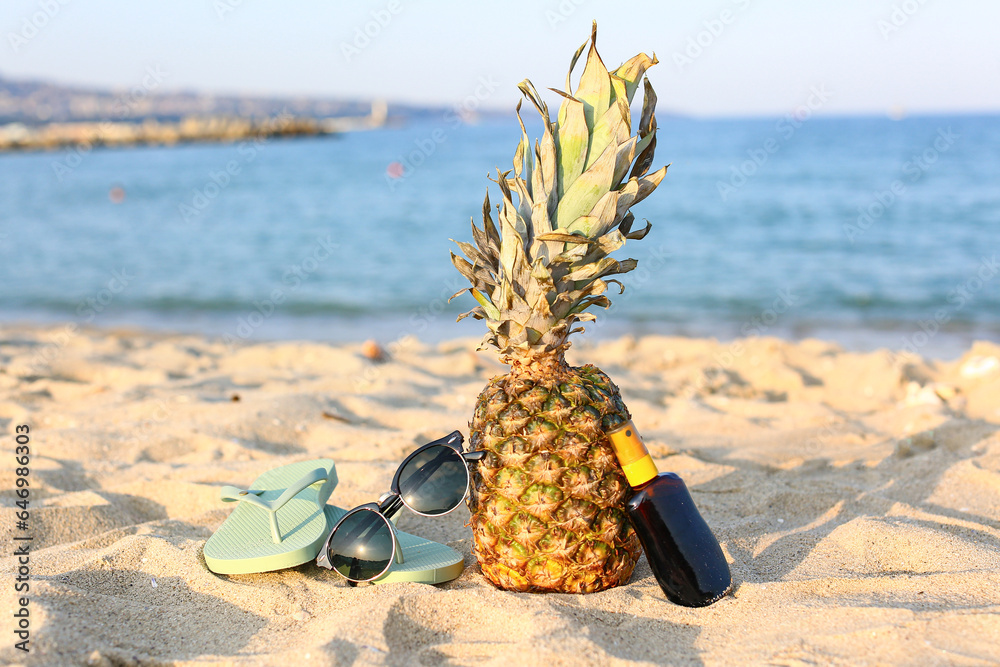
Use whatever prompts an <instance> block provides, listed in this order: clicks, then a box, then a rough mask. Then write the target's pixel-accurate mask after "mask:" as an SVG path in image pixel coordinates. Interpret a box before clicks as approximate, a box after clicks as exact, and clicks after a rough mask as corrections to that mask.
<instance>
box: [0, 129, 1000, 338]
mask: <svg viewBox="0 0 1000 667" xmlns="http://www.w3.org/2000/svg"><path fill="white" fill-rule="evenodd" d="M517 137H518V130H517V124H516V121H515V120H514V119H513V117H512V118H510V119H508V120H505V121H502V122H500V121H490V122H488V123H483V124H479V125H458V124H456V123H453V122H452V119H451V118H446V117H442V118H441V119H438V120H435V119H428V120H426V121H421V122H419V123H413V124H409V125H407V126H404V127H400V128H388V129H383V130H377V131H371V132H364V133H355V134H347V135H343V136H339V137H335V138H311V139H296V140H277V139H273V140H268V141H263V142H243V143H239V144H226V145H191V146H180V147H174V148H134V149H121V150H100V149H95V150H93V151H89V152H80V151H58V152H50V153H31V154H5V155H0V321H3V322H23V321H27V322H47V323H48V322H74V323H77V324H80V325H93V326H122V325H136V326H142V327H151V328H156V329H167V330H180V331H195V332H200V333H206V334H209V335H213V336H229V337H232V338H234V339H252V340H267V339H280V338H310V339H321V340H359V339H364V338H368V337H376V338H380V339H382V340H386V341H388V340H392V339H395V338H397V337H400V336H403V335H407V334H414V335H417V336H420V337H422V338H425V339H430V340H436V339H442V338H449V337H455V336H477V335H479V334H480V332H481V323H477V322H475V321H472V320H471V319H470V320H466V321H463V322H461V323H458V324H456V323H455V322H454V320H455V316H456V315H457V314H458V313H460V312H462V311H463V310H465V309H468V308H471V306H472V305H473V304H472V303H471V299H470V298H468V297H463V298H461V299H457V300H456V301H455V302H452V303H451V304H447V303H446V300H447V297H448V296H450V295H451V294H452V293H453V292H455V291H457V290H458V289H460V288H461V287H462V286H463V283H462V279H461V276H460V275H459V274H458V273H457V272H456V271H455V270H454V268H453V267H452V266H451V263H450V261H449V257H448V253H449V250H450V249H452V248H453V246H452V244H451V243H450V241H449V238H454V239H460V240H471V239H470V232H469V219H470V216H478V215H479V211H480V209H481V206H482V200H483V196H484V194H485V192H486V187H487V185H490V186H491V195H492V196H493V198H494V201H496V199H497V198H498V196H499V195H498V191H497V188H496V186H495V185H492V184H490V183H489V182H488V181H487V179H486V176H487V173H488V172H490V171H491V170H495V168H496V167H500V168H502V169H508V168H509V167H510V161H511V157H512V155H513V150H514V148H515V146H516V142H517ZM666 163H671V167H670V169H669V171H668V174H667V177H666V179H665V180H664V182H663V184H662V185H661V186H660V187H659V188H658V189H657V191H656V192H655V193H654V194H653V195H652V196H651V197H650V198H648V199H647V200H646V201H644V202H643V203H641V204H640V205H639V206H637V207H635V209H633V210H634V213H635V214H636V217H637V218H638V219H639V220H642V219H648V220H649V221H650V222H652V224H653V228H652V231H651V232H650V234H649V235H648V236H647V237H646V238H645V239H644V240H642V241H632V242H629V243H628V245H627V246H626V247H625V248H623V249H622V250H620V251H619V254H620V255H621V257H634V258H636V259H638V260H639V267H640V268H639V269H638V270H637V271H634V272H633V273H631V274H628V275H626V276H624V280H623V282H624V283H625V284H626V288H627V290H626V292H625V294H624V295H622V296H618V297H617V298H615V297H614V296H613V295H612V298H613V301H614V302H615V303H614V306H613V307H612V308H611V309H609V310H608V311H598V312H597V314H598V318H599V321H598V323H596V325H595V324H592V325H590V326H589V327H588V328H589V332H588V334H586V335H587V336H589V337H601V336H608V335H618V334H621V333H624V332H636V333H645V332H662V333H672V334H676V333H681V334H690V335H710V336H716V337H719V338H722V339H728V338H732V337H735V336H740V335H751V336H752V335H778V336H782V337H786V338H791V339H799V338H803V337H809V336H820V337H824V338H832V339H834V340H838V341H840V342H841V343H842V344H844V345H845V346H846V347H849V348H855V349H869V348H873V347H876V346H882V345H886V346H889V347H892V348H905V347H907V346H913V347H915V348H917V349H920V351H922V352H926V353H932V354H941V355H953V354H957V353H959V352H960V351H961V349H962V347H963V346H965V345H967V344H968V343H969V342H970V341H971V340H973V339H976V338H986V339H993V340H996V339H998V338H1000V275H997V274H998V273H1000V268H998V267H997V265H996V257H997V255H998V254H1000V116H986V117H982V116H955V117H923V118H910V119H904V120H901V121H892V120H888V119H883V118H834V119H823V118H813V119H801V120H798V119H795V118H792V117H784V118H775V119H753V120H694V119H685V118H669V117H666V118H663V119H662V120H661V121H660V130H659V135H658V144H657V159H656V166H659V165H661V164H666ZM122 197H124V198H123V199H122Z"/></svg>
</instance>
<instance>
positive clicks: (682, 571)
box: [607, 421, 733, 607]
mask: <svg viewBox="0 0 1000 667" xmlns="http://www.w3.org/2000/svg"><path fill="white" fill-rule="evenodd" d="M607 435H608V438H609V440H610V441H611V446H612V447H613V448H614V450H615V454H616V455H617V456H618V460H619V462H620V463H621V465H622V469H623V470H624V471H625V477H626V478H628V482H629V485H630V486H631V487H632V488H633V489H634V490H635V492H636V493H635V495H634V496H632V498H631V499H629V500H628V502H626V504H625V509H626V511H627V512H628V515H629V518H630V519H631V520H632V527H633V528H635V532H636V534H637V535H638V536H639V541H640V542H641V543H642V548H643V550H644V551H645V552H646V560H648V561H649V566H650V568H652V570H653V576H654V577H656V581H657V582H658V583H659V584H660V588H662V589H663V592H664V593H665V594H666V596H667V599H668V600H670V601H671V602H674V603H676V604H680V605H684V606H685V607H704V606H706V605H710V604H712V603H713V602H715V601H717V600H719V599H720V598H722V597H723V596H725V594H726V593H728V592H729V589H730V588H731V587H732V582H733V580H732V576H731V575H730V572H729V563H728V562H726V556H725V555H724V554H723V553H722V547H720V546H719V541H718V540H717V539H715V535H713V534H712V530H711V529H710V528H709V527H708V524H706V523H705V520H704V519H703V518H702V517H701V514H699V513H698V508H697V507H695V505H694V500H693V499H692V498H691V494H690V493H689V492H688V489H687V486H686V485H685V484H684V480H682V479H681V478H680V477H679V476H677V475H676V474H674V473H672V472H665V473H658V471H657V469H656V464H654V463H653V459H652V457H651V456H650V455H649V451H647V449H646V445H645V444H643V442H642V439H641V438H640V437H639V433H638V431H636V429H635V425H634V424H633V423H632V422H631V421H628V422H625V423H624V424H622V425H621V426H620V427H618V428H617V429H615V430H614V431H611V432H610V433H608V434H607Z"/></svg>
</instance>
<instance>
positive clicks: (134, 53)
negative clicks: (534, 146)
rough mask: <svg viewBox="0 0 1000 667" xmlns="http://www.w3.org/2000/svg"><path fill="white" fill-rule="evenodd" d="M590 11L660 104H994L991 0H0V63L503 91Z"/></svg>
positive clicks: (87, 76)
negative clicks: (645, 59)
mask: <svg viewBox="0 0 1000 667" xmlns="http://www.w3.org/2000/svg"><path fill="white" fill-rule="evenodd" d="M593 19H597V21H598V23H599V28H600V29H599V38H598V47H599V50H600V52H601V55H602V57H603V59H604V61H605V64H606V65H608V66H609V67H613V66H616V65H617V64H619V63H620V62H622V61H624V60H626V59H628V58H629V57H631V56H633V55H635V54H636V53H638V52H640V51H644V52H646V53H654V52H655V54H656V56H657V57H658V58H659V60H660V64H659V65H657V66H656V67H655V68H653V69H652V70H651V71H650V73H649V77H650V79H651V81H652V83H653V85H654V87H655V89H656V90H657V93H658V95H659V100H660V101H659V108H660V109H662V112H661V113H663V112H676V113H682V114H690V115H696V116H747V115H750V116H757V115H780V114H782V113H787V112H790V111H793V110H795V109H796V108H798V107H800V106H801V105H803V104H809V105H811V106H812V107H813V109H812V111H813V112H814V113H816V114H817V115H821V114H822V115H839V114H885V113H890V112H900V111H904V112H906V113H910V114H926V113H951V112H960V113H966V112H973V113H974V112H996V111H1000V46H998V43H1000V42H998V40H997V39H996V29H997V28H996V27H997V26H998V25H1000V2H996V0H948V1H947V2H945V1H944V0H808V1H806V2H803V1H802V0H707V1H702V2H697V3H695V2H690V1H688V2H680V1H679V0H660V1H659V2H608V1H599V0H541V1H538V0H536V1H534V2H531V1H528V0H517V1H504V2H484V1H481V0H465V1H464V2H463V1H460V0H439V1H432V0H424V1H423V2H417V1H416V0H375V1H367V0H355V1H352V2H345V1H333V0H297V1H296V2H293V3H278V2H264V1H263V0H171V2H156V3H153V2H134V1H128V0H3V9H2V13H0V38H2V42H0V76H5V77H10V78H19V79H27V78H30V79H46V80H50V81H55V82H60V83H78V84H93V85H99V86H102V87H132V86H135V85H140V84H141V82H142V81H143V79H144V77H146V75H147V72H148V68H154V70H155V71H157V72H160V73H161V75H160V76H159V77H158V81H157V83H156V84H155V85H156V87H157V88H158V89H159V90H163V91H166V90H179V89H187V90H190V89H195V90H200V91H206V92H216V93H253V94H268V95H272V94H274V95H321V96H330V97H342V98H372V97H377V98H385V99H387V100H389V101H395V102H411V103H430V104H446V105H465V106H466V107H476V106H479V107H483V108H498V109H503V108H509V107H510V106H511V105H513V104H514V103H515V102H516V101H517V99H518V98H519V93H518V91H517V87H516V86H517V83H518V82H519V81H520V80H522V79H524V78H530V79H531V80H532V81H534V82H535V84H536V86H537V87H538V88H540V89H542V88H547V87H556V88H561V87H563V82H564V81H565V76H566V69H567V67H568V64H569V59H570V57H571V55H572V54H573V52H574V50H575V49H576V48H577V47H578V46H579V45H580V44H581V43H583V42H584V41H585V40H586V39H587V37H588V36H589V33H590V24H591V21H592V20H593ZM818 93H821V94H818Z"/></svg>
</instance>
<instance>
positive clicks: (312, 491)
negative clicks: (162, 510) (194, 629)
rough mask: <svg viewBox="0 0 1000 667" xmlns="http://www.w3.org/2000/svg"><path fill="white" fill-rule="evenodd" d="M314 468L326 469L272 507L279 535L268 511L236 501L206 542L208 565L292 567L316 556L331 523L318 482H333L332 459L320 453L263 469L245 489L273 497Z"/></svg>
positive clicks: (235, 570)
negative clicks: (320, 478)
mask: <svg viewBox="0 0 1000 667" xmlns="http://www.w3.org/2000/svg"><path fill="white" fill-rule="evenodd" d="M316 468H325V469H327V470H328V471H329V478H328V479H327V480H326V481H325V482H323V483H322V484H319V483H317V484H314V485H313V486H310V487H307V488H306V489H304V490H302V491H301V492H300V493H299V494H298V495H297V496H295V497H294V498H292V499H291V500H289V501H288V502H287V503H286V504H285V505H284V506H282V507H281V508H279V509H278V510H277V512H276V516H277V521H278V527H279V530H280V531H281V536H282V540H281V542H280V543H278V544H275V543H274V540H273V539H272V537H271V529H270V523H269V517H268V513H267V512H266V511H265V510H262V509H261V508H259V507H255V506H253V505H250V504H248V503H239V504H238V505H237V506H236V509H234V510H233V512H232V514H230V515H229V517H228V518H227V519H226V520H225V521H224V522H223V524H222V525H221V526H219V529H218V530H217V531H215V534H213V535H212V536H211V537H210V538H209V539H208V541H207V542H206V543H205V549H204V556H205V564H206V565H208V569H210V570H211V571H213V572H215V573H217V574H250V573H255V572H270V571H272V570H281V569H284V568H288V567H295V566H296V565H301V564H302V563H307V562H309V561H310V560H313V559H314V558H316V554H318V553H319V550H320V548H321V547H322V546H323V541H324V540H325V538H326V535H327V532H328V531H329V529H330V527H331V526H332V525H333V524H328V523H327V515H326V513H325V512H323V511H322V510H320V506H319V497H320V487H323V488H326V487H327V486H328V485H336V483H337V473H336V469H335V467H334V463H333V461H331V460H330V459H319V460H314V461H302V462H300V463H292V464H289V465H286V466H281V467H280V468H275V469H273V470H269V471H267V472H265V473H264V474H263V475H261V476H260V477H258V478H257V479H256V480H254V482H253V484H252V485H250V487H249V488H250V489H252V490H255V491H258V490H261V489H263V493H261V494H260V495H259V498H260V499H261V500H264V501H273V500H274V499H276V498H277V497H278V496H280V495H281V494H282V493H283V492H284V490H285V489H287V488H288V487H289V486H291V485H292V484H294V483H295V482H296V481H298V480H299V479H301V478H302V477H303V476H304V475H306V474H307V473H309V472H310V471H312V470H315V469H316Z"/></svg>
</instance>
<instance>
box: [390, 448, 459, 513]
mask: <svg viewBox="0 0 1000 667" xmlns="http://www.w3.org/2000/svg"><path fill="white" fill-rule="evenodd" d="M468 485H469V469H468V468H466V467H465V461H464V460H463V459H462V455H461V454H459V453H458V452H457V451H455V450H454V449H452V448H451V447H446V446H444V445H439V446H436V447H428V448H427V449H425V450H424V451H422V452H420V453H419V454H417V455H416V456H414V457H413V458H412V459H410V461H409V462H408V463H407V464H406V466H405V467H404V468H403V469H402V470H401V471H400V473H399V494H400V496H402V498H403V502H404V503H406V505H407V506H408V507H409V508H410V509H412V510H413V511H415V512H419V513H421V514H432V515H433V514H444V513H445V512H450V511H451V510H453V509H455V508H456V507H458V506H459V504H460V503H461V502H462V499H463V498H464V497H465V492H466V490H467V488H468Z"/></svg>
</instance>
